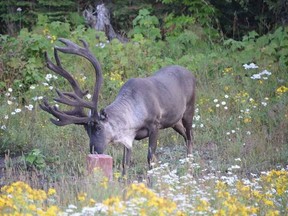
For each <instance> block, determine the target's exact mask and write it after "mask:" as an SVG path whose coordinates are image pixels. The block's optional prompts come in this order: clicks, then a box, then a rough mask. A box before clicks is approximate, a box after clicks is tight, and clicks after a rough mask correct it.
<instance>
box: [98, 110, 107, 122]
mask: <svg viewBox="0 0 288 216" xmlns="http://www.w3.org/2000/svg"><path fill="white" fill-rule="evenodd" d="M100 120H101V121H107V120H108V115H107V113H106V112H105V110H104V109H101V110H100Z"/></svg>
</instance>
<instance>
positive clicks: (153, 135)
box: [147, 127, 159, 169]
mask: <svg viewBox="0 0 288 216" xmlns="http://www.w3.org/2000/svg"><path fill="white" fill-rule="evenodd" d="M158 130H159V129H158V128H157V127H155V128H153V130H151V131H149V148H148V155H147V160H148V166H149V169H151V168H152V166H151V161H152V160H154V159H155V152H156V148H157V137H158Z"/></svg>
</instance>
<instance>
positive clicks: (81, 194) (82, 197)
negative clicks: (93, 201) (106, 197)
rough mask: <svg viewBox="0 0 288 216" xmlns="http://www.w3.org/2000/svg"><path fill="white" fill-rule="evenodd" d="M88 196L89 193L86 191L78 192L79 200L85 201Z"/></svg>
mask: <svg viewBox="0 0 288 216" xmlns="http://www.w3.org/2000/svg"><path fill="white" fill-rule="evenodd" d="M86 197H87V194H86V193H80V194H78V200H79V201H84V200H85V199H86Z"/></svg>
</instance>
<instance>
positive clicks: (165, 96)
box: [40, 38, 196, 174]
mask: <svg viewBox="0 0 288 216" xmlns="http://www.w3.org/2000/svg"><path fill="white" fill-rule="evenodd" d="M59 41H60V42H62V43H63V44H64V45H63V46H61V47H59V46H55V47H54V57H55V62H56V64H55V63H53V62H52V61H51V59H50V58H49V57H48V54H47V52H46V53H45V59H46V65H47V67H48V68H49V69H50V70H52V71H54V72H55V73H57V74H58V75H60V76H62V77H64V78H65V79H66V80H67V81H68V82H69V83H70V85H71V86H72V89H73V92H61V91H60V90H58V89H56V92H57V94H58V98H54V101H56V102H59V103H61V104H65V105H68V106H71V107H73V109H71V110H67V111H62V110H60V109H59V108H58V107H57V106H52V105H50V104H49V102H48V100H47V99H46V98H45V99H44V100H43V103H42V104H40V108H41V109H43V110H44V111H46V112H48V113H50V114H52V115H53V116H54V117H55V118H51V119H50V120H51V122H52V123H54V124H55V125H57V126H65V125H69V124H76V125H83V126H84V128H85V130H86V132H87V134H88V136H89V143H90V153H91V154H93V153H94V154H95V153H96V154H103V153H104V151H105V149H106V147H107V145H108V144H109V143H120V144H123V145H124V153H123V162H122V166H123V169H122V173H123V174H125V173H126V168H128V167H129V164H130V159H131V149H132V144H133V141H134V140H142V139H144V138H147V137H148V139H149V146H148V154H147V160H148V165H149V167H150V168H151V162H152V160H154V157H155V151H156V147H157V137H158V133H159V130H160V129H165V128H173V129H174V130H175V131H176V132H178V133H179V134H180V135H181V136H182V137H183V138H184V140H185V143H186V147H187V154H191V153H192V139H193V135H192V120H193V115H194V106H195V85H196V81H195V77H194V76H193V75H192V73H191V72H190V71H188V70H187V69H185V68H184V67H181V66H178V65H171V66H167V67H164V68H162V69H160V70H159V71H157V72H156V73H155V74H154V75H152V76H149V77H146V78H131V79H129V80H128V81H127V82H126V83H125V84H124V85H123V86H122V87H121V89H120V91H119V93H118V95H117V96H116V99H115V100H114V101H113V102H112V103H111V104H110V105H108V106H107V107H105V108H104V109H101V110H99V111H98V98H99V92H100V89H101V86H102V83H103V76H102V69H101V66H100V64H99V62H98V60H97V59H96V57H95V56H94V55H93V54H92V53H91V51H90V50H89V46H88V44H87V42H85V41H84V40H80V41H81V42H82V44H83V46H79V45H77V44H76V43H74V42H72V41H70V40H68V39H64V38H60V39H59ZM58 52H62V53H67V54H74V55H78V56H81V57H84V58H86V59H87V60H88V61H89V62H91V64H92V66H93V68H94V70H95V75H96V78H95V86H94V91H93V96H92V100H85V99H84V96H86V95H87V94H88V90H86V91H82V90H81V89H80V86H79V84H78V82H77V81H76V80H75V79H74V78H73V76H72V75H71V74H70V73H69V72H67V71H66V70H65V69H64V68H63V67H62V64H61V61H60V58H59V55H58ZM87 109H88V110H89V112H87Z"/></svg>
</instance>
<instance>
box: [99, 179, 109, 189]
mask: <svg viewBox="0 0 288 216" xmlns="http://www.w3.org/2000/svg"><path fill="white" fill-rule="evenodd" d="M108 182H109V179H108V178H107V177H104V178H103V180H102V181H101V183H100V185H101V186H102V187H103V188H104V189H107V188H108Z"/></svg>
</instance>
